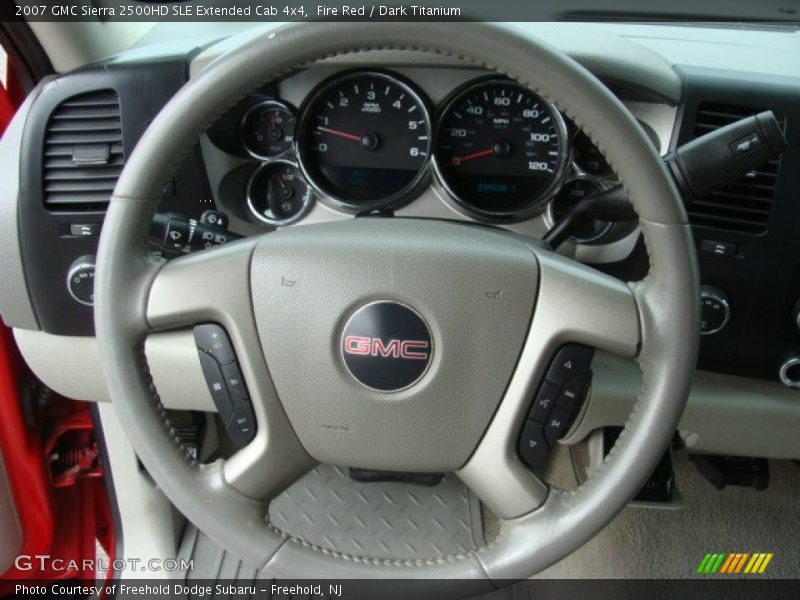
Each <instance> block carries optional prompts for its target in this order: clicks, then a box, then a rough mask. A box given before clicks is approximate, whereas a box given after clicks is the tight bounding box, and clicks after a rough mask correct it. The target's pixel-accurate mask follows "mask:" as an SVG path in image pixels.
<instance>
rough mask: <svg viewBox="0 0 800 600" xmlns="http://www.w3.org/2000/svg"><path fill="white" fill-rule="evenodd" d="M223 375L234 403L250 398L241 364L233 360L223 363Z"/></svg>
mask: <svg viewBox="0 0 800 600" xmlns="http://www.w3.org/2000/svg"><path fill="white" fill-rule="evenodd" d="M222 376H223V377H224V378H225V384H226V385H227V386H228V392H229V393H230V395H231V400H233V403H234V404H241V403H242V402H247V401H249V400H250V397H249V396H248V395H247V387H246V386H245V384H244V378H243V377H242V372H241V371H240V370H239V365H238V364H237V363H235V362H233V363H230V364H227V365H223V366H222Z"/></svg>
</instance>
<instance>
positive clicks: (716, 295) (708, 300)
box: [700, 285, 731, 335]
mask: <svg viewBox="0 0 800 600" xmlns="http://www.w3.org/2000/svg"><path fill="white" fill-rule="evenodd" d="M730 318H731V305H730V301H729V300H728V295H727V294H726V293H725V292H724V291H723V290H721V289H720V288H718V287H717V286H714V285H703V286H701V287H700V334H701V335H713V334H715V333H717V332H719V331H722V329H723V328H724V327H725V325H727V324H728V320H729V319H730Z"/></svg>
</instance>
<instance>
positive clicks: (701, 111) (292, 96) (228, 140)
mask: <svg viewBox="0 0 800 600" xmlns="http://www.w3.org/2000/svg"><path fill="white" fill-rule="evenodd" d="M530 27H531V28H532V29H534V31H533V33H534V34H536V35H540V36H542V37H544V38H545V40H547V41H550V42H551V43H554V44H555V45H560V46H562V47H563V49H565V50H566V51H568V52H570V53H571V54H572V55H573V56H574V57H575V58H576V59H578V60H579V61H581V62H582V63H583V64H584V65H585V66H586V67H587V68H589V69H590V70H592V71H593V72H594V73H595V75H597V76H598V77H599V78H600V79H601V80H602V81H603V82H604V83H605V84H606V85H607V86H608V87H609V89H610V90H611V91H612V92H613V93H614V94H615V95H616V96H617V97H618V98H619V99H620V101H621V102H622V103H623V104H624V105H625V106H626V107H627V108H628V109H629V110H630V111H631V113H632V114H633V115H634V116H635V117H636V119H637V121H638V122H639V124H640V125H641V126H642V128H643V130H644V132H645V133H646V134H647V136H648V137H649V138H650V139H651V141H652V142H653V145H654V147H655V148H656V149H657V151H658V153H659V154H661V155H666V154H668V153H669V152H670V151H671V150H673V149H674V148H675V147H677V146H678V145H681V144H684V143H686V142H688V141H690V140H692V139H694V138H695V137H698V136H699V135H702V134H703V133H706V132H708V131H713V130H714V129H715V128H718V127H720V126H723V125H725V124H727V123H729V122H732V121H734V120H737V119H738V118H741V117H742V116H746V115H749V114H754V113H757V112H760V111H762V110H773V111H775V113H776V114H777V115H778V116H779V117H780V119H781V120H782V123H783V124H784V127H785V132H786V137H787V139H788V141H789V144H790V150H789V151H788V152H787V153H786V154H785V155H784V156H783V157H781V159H780V160H779V161H774V162H773V163H771V164H768V165H766V166H765V167H764V168H763V169H760V170H759V171H758V172H753V173H751V174H748V176H747V177H745V178H743V179H742V180H741V181H738V182H736V184H735V185H731V186H728V187H727V188H725V189H724V190H721V191H720V192H719V193H715V194H714V195H712V196H711V197H708V198H704V199H703V200H702V201H701V202H699V203H697V204H696V205H695V206H693V207H692V209H691V210H690V211H689V218H690V221H691V224H692V230H693V233H694V237H695V241H696V246H697V250H698V261H699V266H700V272H701V279H702V282H703V284H704V287H703V291H704V297H703V298H702V299H701V301H702V303H703V305H704V309H705V310H706V313H704V317H706V321H707V323H706V325H707V327H706V331H705V333H706V335H704V336H703V338H702V342H701V350H700V359H699V363H698V367H699V369H700V370H702V371H703V372H707V373H711V374H714V375H719V374H725V375H728V376H735V377H739V378H743V380H746V381H753V380H758V381H759V382H760V383H763V384H769V385H775V386H777V389H778V390H780V391H786V392H789V393H793V392H790V391H789V389H788V388H790V387H791V388H793V387H794V385H795V381H794V380H793V379H790V380H789V381H788V382H787V380H786V376H787V375H791V377H795V376H797V377H798V381H800V366H798V365H800V358H798V357H800V303H798V299H800V259H798V258H797V257H800V235H798V230H797V226H796V223H797V222H798V221H799V220H800V207H798V205H797V203H796V198H798V197H800V176H798V173H800V155H799V154H798V153H800V130H798V128H797V124H798V123H800V111H799V109H798V107H800V102H798V100H800V72H798V71H797V69H796V64H795V62H794V61H793V58H792V57H794V53H793V51H790V50H787V49H786V48H785V47H784V46H785V45H786V44H788V41H786V40H785V39H784V38H781V43H775V44H774V46H772V47H770V46H769V44H767V43H766V41H765V40H766V39H767V37H769V36H772V35H775V36H777V34H769V36H768V34H767V33H759V34H755V33H754V34H753V35H754V36H755V38H754V39H757V40H758V41H759V43H762V42H763V43H764V44H765V46H764V47H765V48H768V49H769V52H770V53H771V54H770V57H771V63H769V64H770V65H772V66H771V67H767V69H769V68H772V69H773V70H775V73H771V72H764V70H763V69H761V70H759V69H758V68H757V65H756V64H755V63H754V62H753V61H752V60H750V58H749V55H748V53H747V51H746V49H744V48H743V47H740V46H739V45H737V44H739V43H740V38H738V37H737V36H736V34H735V32H730V31H725V30H716V29H711V28H709V29H707V30H703V31H702V32H700V31H695V30H693V29H692V28H678V27H672V28H666V27H649V26H644V25H640V26H630V27H628V28H623V26H608V29H609V30H613V31H615V35H613V36H610V37H609V36H608V35H606V34H605V33H604V34H602V35H601V34H599V33H598V32H596V31H595V29H594V28H593V26H590V25H587V24H560V23H556V24H535V25H533V24H532V25H531V26H530ZM603 27H604V26H601V25H597V28H603ZM674 36H678V37H680V36H684V37H685V38H686V39H685V40H684V42H681V41H676V40H675V39H673V37H674ZM795 37H796V36H795ZM233 38H236V36H233ZM612 38H613V39H612ZM707 38H708V40H707ZM769 39H773V38H772V37H769ZM631 40H632V41H631ZM236 43H238V42H237V41H236V39H225V40H222V41H219V42H216V43H208V44H207V45H205V46H204V45H202V44H195V43H193V42H191V41H190V40H188V41H186V42H185V43H184V45H183V46H179V47H177V48H176V47H175V45H174V44H173V45H169V46H167V47H162V46H159V45H158V44H156V45H154V47H153V48H146V49H140V50H134V51H131V52H130V53H126V54H124V55H121V56H118V57H113V58H111V59H109V60H108V61H107V62H105V63H102V64H98V65H91V66H88V67H86V68H83V69H80V70H78V71H75V72H71V73H68V74H65V75H62V76H57V77H54V78H53V79H52V80H49V81H45V82H43V84H42V85H40V87H39V88H38V89H37V90H36V92H34V94H33V95H32V97H31V99H30V101H29V105H28V107H27V109H26V110H27V111H28V112H27V117H26V119H25V123H24V128H23V129H22V131H21V132H20V134H19V140H18V143H19V149H18V151H14V152H13V154H15V155H16V156H17V157H18V159H19V164H18V165H16V166H11V167H9V169H11V170H10V171H9V172H18V173H19V182H18V184H19V191H18V196H19V202H18V205H16V206H15V207H14V210H15V211H17V212H15V213H14V214H6V215H4V219H3V221H2V222H3V223H16V224H17V227H16V228H15V231H7V232H6V234H5V237H6V238H7V239H8V240H12V239H13V240H16V239H17V236H18V240H19V241H18V244H16V243H15V244H11V246H17V245H18V246H19V248H18V249H14V250H13V252H9V253H4V256H3V257H2V260H4V261H6V262H8V263H9V264H8V266H7V268H6V266H5V265H4V267H3V272H4V273H8V274H9V276H8V277H7V278H6V280H7V281H6V283H5V286H0V308H2V312H3V318H4V319H5V320H6V322H7V324H9V325H10V326H13V327H17V328H19V329H30V330H40V331H42V332H46V333H48V334H51V335H53V336H60V337H62V338H64V339H69V340H76V339H79V338H87V339H91V337H92V336H93V333H94V328H93V318H92V306H91V302H88V303H81V302H78V301H76V299H75V297H74V295H72V294H71V293H70V291H69V286H68V285H67V284H68V276H69V275H70V274H72V273H73V269H74V268H75V267H76V266H78V265H84V264H90V261H91V260H92V258H93V256H94V254H95V253H96V249H97V236H98V234H99V232H100V230H101V227H102V222H103V218H104V211H105V205H106V203H107V202H108V198H109V197H110V194H111V191H112V190H113V187H114V185H115V183H116V178H117V177H118V176H119V173H120V172H121V170H122V167H123V166H124V163H125V159H126V157H127V156H130V153H131V152H132V151H133V148H134V147H135V145H136V142H137V140H138V139H139V137H140V136H141V135H142V133H143V132H144V130H145V129H146V127H147V125H148V123H149V122H150V121H151V120H152V119H153V118H154V116H155V115H156V114H157V113H158V111H159V109H160V108H161V107H162V106H163V105H164V104H165V103H166V102H167V101H168V100H169V98H170V97H171V96H172V95H173V94H174V93H175V92H176V91H177V90H178V89H180V87H181V85H183V84H184V83H185V82H186V80H187V78H191V77H193V76H194V75H195V74H196V73H198V72H200V71H201V70H202V69H203V68H204V67H205V66H207V65H208V64H210V63H211V62H213V61H214V60H215V58H216V57H218V56H220V55H221V54H223V53H224V52H225V50H226V48H228V47H230V45H235V44H236ZM782 44H783V45H782ZM687 45H688V46H687ZM689 46H691V47H692V48H693V51H692V52H691V53H687V50H686V49H687V47H689ZM720 48H724V49H725V52H724V53H722V54H725V53H729V54H730V55H731V56H723V55H722V54H720V52H721V51H720V50H719V49H720ZM764 52H767V50H764ZM703 57H708V58H707V60H706V59H705V58H703ZM732 57H735V60H734V58H732ZM779 57H783V58H784V59H785V60H783V62H781V61H778V60H777V58H779ZM723 59H724V60H723ZM704 61H705V62H704ZM705 63H707V64H705ZM722 65H727V68H726V69H724V68H722ZM142 89H147V90H148V93H147V94H141V93H140V91H141V90H142ZM98 106H102V107H103V111H104V112H103V115H104V117H103V118H97V119H94V118H87V119H84V120H82V121H81V125H85V127H86V128H87V129H85V130H80V131H78V130H76V131H70V130H67V129H64V127H65V125H64V124H65V123H67V122H68V121H69V118H68V117H69V116H70V115H74V114H77V113H80V114H88V112H91V111H93V110H94V109H95V108H96V107H98ZM81 111H83V112H81ZM88 135H91V136H93V137H92V139H98V138H97V136H102V140H103V141H104V143H107V144H108V158H107V162H106V163H105V164H103V165H102V166H92V165H86V164H84V165H80V166H79V167H75V166H74V165H71V164H68V161H67V162H65V160H64V159H65V156H66V155H65V154H64V152H66V150H65V147H69V148H70V149H73V148H76V147H78V145H79V143H80V142H79V140H80V139H83V138H82V137H81V136H83V137H85V136H88ZM70 136H72V137H70ZM7 137H8V136H7ZM4 141H5V140H4ZM104 160H106V159H104ZM83 175H85V176H86V177H84V178H82V176H83ZM6 183H8V182H6ZM615 183H616V175H615V174H614V172H613V169H612V168H611V167H610V166H609V165H608V163H607V162H606V161H605V159H604V158H603V154H602V152H600V150H599V149H598V148H596V147H595V146H594V145H593V144H592V143H591V141H590V140H589V139H588V138H587V137H586V136H585V135H584V134H583V132H582V131H581V130H580V128H579V127H577V126H576V125H575V124H574V123H571V122H570V121H569V119H567V118H565V117H564V116H563V115H562V114H561V113H560V112H559V111H558V108H557V107H555V106H553V105H551V104H550V103H548V102H547V101H546V100H545V99H544V98H541V97H539V96H538V95H537V94H536V92H535V91H534V90H527V89H523V88H520V87H519V86H518V85H517V84H515V83H513V82H511V81H509V80H506V79H503V78H500V77H497V76H496V75H494V74H492V73H488V72H486V71H483V70H480V69H476V68H475V67H474V66H471V65H468V64H466V63H459V62H458V61H456V60H455V59H444V58H443V57H438V56H432V55H427V54H425V53H419V52H390V51H372V52H364V53H357V54H353V55H348V56H345V57H337V58H335V59H327V60H323V61H320V62H317V63H315V64H313V65H309V66H308V67H307V68H304V69H300V70H297V71H293V72H290V73H287V74H285V75H283V76H282V77H281V78H279V79H276V80H273V81H267V82H265V83H264V84H263V85H262V86H260V87H259V88H257V89H255V90H253V91H252V92H250V93H249V94H247V95H246V96H245V97H244V98H242V100H241V101H240V102H238V103H237V104H236V105H234V106H231V107H230V108H229V109H228V110H226V111H225V113H224V114H222V115H220V117H219V119H218V120H217V121H216V122H215V123H214V124H213V125H212V126H211V127H210V128H209V129H208V130H207V132H206V134H205V135H203V136H202V137H201V138H200V140H199V141H198V143H197V145H196V147H195V148H194V149H193V150H192V151H191V152H190V153H189V154H188V155H187V156H186V157H185V158H184V160H183V162H182V163H181V164H180V165H179V167H178V169H177V170H176V172H175V175H174V177H173V179H172V180H171V181H169V182H167V183H166V184H165V186H164V190H163V198H162V202H161V206H160V209H159V210H161V211H165V212H172V213H180V214H182V215H185V216H186V217H187V218H188V219H194V220H199V219H201V217H202V215H203V214H204V213H205V212H206V211H208V210H214V211H217V212H219V213H223V214H224V215H225V216H226V218H227V219H228V220H229V229H230V231H231V232H233V233H236V234H238V235H241V236H248V235H258V234H261V233H264V232H268V231H271V230H273V229H275V228H280V227H289V226H291V227H295V226H303V225H305V224H312V223H319V222H325V221H332V220H342V219H353V218H363V217H365V216H379V217H390V216H393V215H394V216H402V217H413V218H437V219H449V220H458V221H467V222H473V223H478V224H482V225H484V226H488V227H502V228H505V229H509V230H511V231H515V232H518V233H522V234H525V235H531V236H536V237H542V236H543V235H544V234H545V233H546V232H547V231H548V229H549V228H550V227H552V225H553V223H554V222H555V221H557V220H558V219H559V218H560V217H561V216H562V215H563V214H564V212H565V211H566V210H568V209H569V207H570V206H571V205H572V204H573V203H575V202H577V201H579V200H580V199H581V198H583V197H585V196H586V195H589V194H593V193H595V192H596V191H598V190H603V189H606V188H608V187H611V186H613V185H614V184H615ZM15 193H17V192H15ZM559 251H560V252H562V253H564V254H566V255H569V256H571V257H573V258H576V259H577V260H580V261H581V262H584V263H589V264H591V265H593V266H594V267H596V268H597V269H599V270H602V271H604V272H606V273H609V274H611V275H613V276H615V277H618V278H619V279H622V280H625V281H635V280H637V279H640V278H641V277H643V276H644V275H645V274H646V273H647V270H648V260H649V258H648V256H647V251H646V248H645V247H644V245H643V242H642V240H641V236H640V235H639V232H638V229H637V227H636V224H635V223H614V224H609V223H606V222H602V221H599V222H593V223H591V224H590V225H587V226H586V227H585V228H584V229H583V230H581V231H579V232H577V234H576V236H575V237H573V239H571V240H570V242H569V243H567V244H564V245H563V246H562V247H561V248H560V249H559ZM14 256H18V257H19V258H18V260H17V262H16V263H15V264H11V262H10V261H11V260H12V258H13V257H14ZM20 265H21V266H20ZM14 273H17V275H14ZM87 277H88V275H87ZM14 282H17V283H14ZM209 285H213V282H209ZM14 290H16V291H14ZM19 290H26V291H27V295H26V296H25V297H24V298H23V299H22V300H24V302H23V301H21V300H20V298H21V297H20V294H19ZM12 295H13V298H11V297H12ZM9 298H11V299H9ZM792 361H794V362H792ZM787 365H788V366H787ZM795 367H797V368H795ZM795 371H798V373H795ZM744 378H746V379H744ZM782 383H783V387H782ZM771 389H773V391H774V388H771ZM609 424H610V423H609Z"/></svg>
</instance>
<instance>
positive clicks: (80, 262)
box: [67, 256, 95, 306]
mask: <svg viewBox="0 0 800 600" xmlns="http://www.w3.org/2000/svg"><path fill="white" fill-rule="evenodd" d="M94 261H95V258H94V256H81V257H80V258H78V259H76V260H75V262H73V263H72V265H70V267H69V271H67V291H68V292H69V295H70V296H72V299H73V300H75V302H79V303H80V304H85V305H86V306H92V305H93V304H94Z"/></svg>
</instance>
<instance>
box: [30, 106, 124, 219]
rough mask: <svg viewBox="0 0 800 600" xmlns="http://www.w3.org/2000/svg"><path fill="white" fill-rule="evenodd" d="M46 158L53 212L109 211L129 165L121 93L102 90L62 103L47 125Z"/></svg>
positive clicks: (47, 194)
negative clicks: (123, 127) (123, 134)
mask: <svg viewBox="0 0 800 600" xmlns="http://www.w3.org/2000/svg"><path fill="white" fill-rule="evenodd" d="M87 156H88V157H89V159H87ZM42 158H43V161H42V180H43V181H42V183H43V185H42V187H43V190H44V204H45V206H46V207H47V208H48V209H50V210H54V211H75V210H77V211H86V210H104V209H105V207H106V205H107V204H108V202H109V200H110V199H111V194H112V192H113V191H114V187H115V186H116V184H117V179H119V176H120V173H122V167H123V166H124V164H125V152H124V149H123V138H122V115H121V112H120V104H119V96H118V95H117V93H116V92H115V91H113V90H98V91H93V92H89V93H86V94H81V95H78V96H74V97H72V98H69V99H68V100H65V101H64V102H62V103H61V104H59V105H58V106H57V107H56V108H55V110H53V112H52V114H51V115H50V119H49V121H48V123H47V130H46V131H45V139H44V151H43V157H42ZM95 158H96V160H92V159H95Z"/></svg>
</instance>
